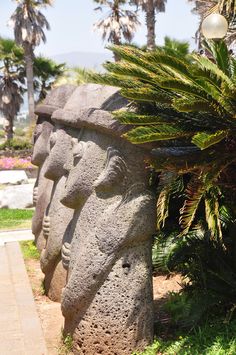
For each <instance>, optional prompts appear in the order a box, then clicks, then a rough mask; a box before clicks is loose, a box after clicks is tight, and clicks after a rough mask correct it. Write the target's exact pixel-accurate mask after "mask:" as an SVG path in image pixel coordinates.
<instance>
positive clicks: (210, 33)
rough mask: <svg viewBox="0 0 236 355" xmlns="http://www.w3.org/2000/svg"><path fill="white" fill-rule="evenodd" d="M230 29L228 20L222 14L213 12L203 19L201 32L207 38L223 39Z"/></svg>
mask: <svg viewBox="0 0 236 355" xmlns="http://www.w3.org/2000/svg"><path fill="white" fill-rule="evenodd" d="M227 31H228V22H227V20H226V18H225V17H224V16H222V15H220V14H217V13H213V14H211V15H209V16H207V17H206V18H205V19H204V20H203V21H202V26H201V32H202V34H203V36H204V37H205V38H206V39H214V40H217V39H222V38H224V37H225V36H226V34H227Z"/></svg>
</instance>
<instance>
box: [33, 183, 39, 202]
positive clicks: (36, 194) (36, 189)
mask: <svg viewBox="0 0 236 355" xmlns="http://www.w3.org/2000/svg"><path fill="white" fill-rule="evenodd" d="M38 191H39V189H38V187H34V189H33V204H34V206H35V205H36V203H37V201H38Z"/></svg>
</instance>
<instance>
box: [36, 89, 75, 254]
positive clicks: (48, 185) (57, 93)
mask: <svg viewBox="0 0 236 355" xmlns="http://www.w3.org/2000/svg"><path fill="white" fill-rule="evenodd" d="M74 90H75V86H73V85H63V86H61V87H58V88H55V89H53V90H52V91H51V93H50V94H49V95H48V96H47V97H46V99H45V100H44V101H43V103H42V104H39V105H38V106H37V108H36V111H35V113H36V114H37V115H38V119H37V123H36V127H35V132H34V150H33V156H32V163H33V164H34V165H36V166H38V168H39V169H38V176H37V179H36V183H35V186H34V192H33V203H34V205H35V213H34V216H33V220H32V232H33V234H34V236H35V242H36V245H37V248H38V249H39V250H40V251H41V250H42V249H43V247H44V245H45V239H44V237H43V231H42V222H43V216H44V212H45V209H46V207H47V205H48V203H49V200H50V196H51V190H52V185H53V183H52V181H51V180H48V179H47V178H46V177H45V176H44V173H45V161H46V158H47V156H48V153H49V151H48V150H49V147H48V140H49V137H50V134H51V131H52V129H53V122H52V121H51V116H52V113H53V112H54V111H55V110H56V109H59V108H63V107H64V105H65V103H66V101H67V100H68V98H69V97H70V95H71V94H72V92H73V91H74Z"/></svg>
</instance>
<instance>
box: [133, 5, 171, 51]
mask: <svg viewBox="0 0 236 355" xmlns="http://www.w3.org/2000/svg"><path fill="white" fill-rule="evenodd" d="M166 2H167V0H131V1H130V3H131V4H134V5H136V6H137V7H141V8H142V10H143V11H144V12H145V14H146V26H147V49H148V50H153V49H154V48H155V45H156V41H155V39H156V34H155V24H156V13H159V12H165V5H166Z"/></svg>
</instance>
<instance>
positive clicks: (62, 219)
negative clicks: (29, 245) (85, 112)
mask: <svg viewBox="0 0 236 355" xmlns="http://www.w3.org/2000/svg"><path fill="white" fill-rule="evenodd" d="M75 135H76V130H73V129H71V128H68V127H65V126H62V125H57V124H56V125H55V127H54V130H53V132H52V134H51V136H50V153H49V156H48V158H47V161H46V167H45V177H46V178H47V179H49V180H51V181H52V182H53V187H52V192H51V198H50V202H49V204H48V206H47V208H46V210H45V214H44V219H43V235H44V238H45V240H46V245H45V247H44V249H43V250H42V253H41V258H40V264H41V269H42V271H43V273H44V274H45V279H44V286H45V290H46V294H47V295H48V296H49V298H51V299H52V300H53V301H60V299H61V290H62V288H63V287H64V286H65V282H66V271H65V270H64V268H63V266H62V262H61V248H62V239H63V236H64V234H65V231H66V229H67V227H68V224H69V223H70V221H71V219H72V216H73V212H74V211H73V210H72V209H70V208H67V207H65V206H64V205H62V203H61V202H60V199H61V194H62V191H63V190H64V185H65V180H66V177H65V172H66V171H65V168H64V165H65V164H68V165H70V164H72V158H73V155H72V139H73V136H75Z"/></svg>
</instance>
